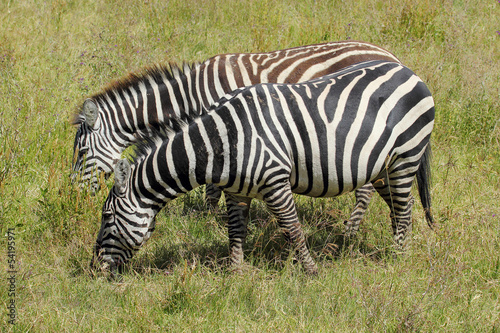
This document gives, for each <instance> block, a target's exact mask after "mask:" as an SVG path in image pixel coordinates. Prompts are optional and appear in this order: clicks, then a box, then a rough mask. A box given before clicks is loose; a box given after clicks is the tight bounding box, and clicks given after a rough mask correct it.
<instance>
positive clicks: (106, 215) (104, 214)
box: [102, 212, 114, 221]
mask: <svg viewBox="0 0 500 333" xmlns="http://www.w3.org/2000/svg"><path fill="white" fill-rule="evenodd" d="M113 216H114V214H113V213H112V212H102V219H103V220H104V221H109V220H111V219H112V218H113Z"/></svg>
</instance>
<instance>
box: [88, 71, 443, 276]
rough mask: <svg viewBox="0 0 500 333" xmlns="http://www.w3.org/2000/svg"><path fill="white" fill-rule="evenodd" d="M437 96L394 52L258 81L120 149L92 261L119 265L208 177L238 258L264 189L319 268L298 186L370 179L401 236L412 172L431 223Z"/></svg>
mask: <svg viewBox="0 0 500 333" xmlns="http://www.w3.org/2000/svg"><path fill="white" fill-rule="evenodd" d="M433 124H434V102H433V99H432V96H431V94H430V92H429V90H428V89H427V87H426V85H425V84H424V83H423V82H422V81H421V80H420V79H419V78H418V76H416V75H415V74H414V73H413V72H412V71H411V70H409V69H408V68H406V67H404V66H402V65H401V64H398V63H393V62H384V61H371V62H364V63H361V64H357V65H354V66H352V67H349V68H347V69H344V70H342V71H340V72H338V73H336V74H332V75H328V76H325V77H323V78H320V79H315V80H312V81H308V82H305V83H301V84H258V85H255V86H251V87H247V88H242V89H240V90H237V91H235V92H233V93H232V94H231V95H228V96H226V97H224V98H222V100H221V101H220V103H218V105H217V107H215V108H214V109H213V110H211V111H210V112H208V113H207V114H204V115H202V116H201V117H199V118H196V119H194V120H193V121H192V122H190V123H189V124H185V125H184V126H183V127H182V128H181V129H180V130H179V131H177V132H171V133H168V134H167V135H166V137H163V138H162V137H153V138H150V139H148V140H146V143H143V144H142V145H139V151H138V153H137V156H136V157H135V160H134V162H133V164H130V162H129V161H128V160H126V159H123V160H120V161H119V163H118V164H117V166H116V168H115V184H114V187H113V189H112V191H111V192H110V194H109V196H108V198H107V200H106V202H105V204H104V206H103V209H102V225H101V229H100V231H99V234H98V237H97V241H96V247H95V253H94V257H93V259H92V266H95V265H96V263H97V262H104V263H105V265H107V266H109V267H110V268H111V269H112V271H113V270H115V269H116V267H117V266H119V265H120V264H122V263H125V262H126V261H127V260H129V259H130V258H131V257H132V255H133V254H134V252H135V251H137V250H138V249H139V247H140V246H141V245H142V244H143V243H144V242H145V241H146V240H147V239H148V238H149V237H150V235H151V233H152V231H153V230H154V225H155V216H156V214H157V213H158V212H159V211H160V210H161V208H162V207H163V206H164V205H165V204H166V203H167V202H168V201H170V200H172V199H175V198H176V197H178V196H179V195H181V194H183V193H186V192H188V191H190V190H192V189H194V188H196V187H198V186H200V185H202V184H207V183H214V184H216V185H217V186H219V187H220V188H222V189H223V190H224V191H225V193H227V194H228V200H227V205H228V215H229V222H228V232H229V243H230V258H231V262H232V264H233V265H234V266H235V267H238V265H239V264H241V263H242V261H243V242H244V239H245V237H246V232H247V229H246V220H247V216H248V209H249V206H250V201H251V200H252V198H257V199H260V200H263V201H264V202H265V203H266V204H267V207H268V209H269V210H270V211H271V212H272V213H273V214H274V215H275V216H276V218H277V220H278V224H279V226H280V228H281V229H282V230H283V231H284V234H285V236H286V237H287V239H288V240H289V241H290V243H291V244H292V245H293V246H294V247H295V248H296V249H297V252H298V255H299V256H298V257H299V260H300V261H301V263H302V264H303V266H304V268H305V270H306V271H307V272H308V273H312V274H314V273H316V272H317V266H316V264H315V262H314V260H313V259H312V257H311V255H310V253H309V251H308V249H307V246H306V242H305V238H304V234H303V232H302V229H301V224H300V222H299V220H298V217H297V213H296V210H295V204H294V199H293V196H292V192H293V193H298V194H303V195H308V196H312V197H330V196H337V195H341V194H343V193H346V192H349V191H353V190H355V189H357V188H359V187H361V186H363V185H364V184H368V183H372V184H373V186H374V187H375V189H376V191H377V192H378V193H379V194H380V195H381V196H382V198H383V199H384V200H385V202H386V203H387V205H388V206H389V207H390V210H391V220H392V229H393V234H394V240H395V242H396V244H398V245H399V246H402V245H403V243H404V240H405V235H406V233H407V230H411V229H410V226H411V209H412V205H413V202H414V199H413V197H412V195H411V193H410V190H411V187H412V183H413V179H414V177H415V175H416V178H417V184H418V191H419V195H420V199H421V202H422V206H423V208H424V210H425V217H426V219H427V222H428V223H429V225H432V223H433V220H432V216H431V213H430V208H431V202H430V194H429V188H428V186H429V180H430V165H429V158H430V145H429V143H430V135H431V132H432V128H433Z"/></svg>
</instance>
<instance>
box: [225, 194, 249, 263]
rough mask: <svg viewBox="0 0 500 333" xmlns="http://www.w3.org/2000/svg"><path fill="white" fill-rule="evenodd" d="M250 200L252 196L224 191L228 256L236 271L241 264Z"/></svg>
mask: <svg viewBox="0 0 500 333" xmlns="http://www.w3.org/2000/svg"><path fill="white" fill-rule="evenodd" d="M251 202H252V198H246V197H238V196H234V195H228V194H227V193H226V204H227V213H228V224H227V230H228V233H229V258H230V260H231V267H232V269H233V270H234V271H236V272H241V265H242V264H243V245H244V243H245V239H246V236H247V222H248V212H249V210H250V203H251Z"/></svg>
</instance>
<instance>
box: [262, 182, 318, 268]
mask: <svg viewBox="0 0 500 333" xmlns="http://www.w3.org/2000/svg"><path fill="white" fill-rule="evenodd" d="M264 201H265V202H266V204H267V207H268V208H269V210H270V211H271V212H272V213H273V214H274V215H275V216H276V218H277V219H278V224H279V226H280V228H281V230H283V232H284V234H285V238H286V239H287V240H288V242H289V243H290V245H291V246H292V247H294V248H295V249H296V251H297V254H298V259H299V261H300V262H301V263H302V266H303V267H304V269H305V270H306V272H307V273H308V274H311V275H316V274H318V266H316V263H315V262H314V260H313V258H312V257H311V254H310V252H309V250H308V249H307V244H306V238H305V236H304V232H303V231H302V226H301V224H300V222H299V218H298V216H297V211H296V208H295V202H294V200H293V195H292V191H291V189H290V185H289V183H287V184H286V185H285V186H283V187H281V188H279V189H274V190H272V191H270V192H268V193H267V194H266V195H265V196H264Z"/></svg>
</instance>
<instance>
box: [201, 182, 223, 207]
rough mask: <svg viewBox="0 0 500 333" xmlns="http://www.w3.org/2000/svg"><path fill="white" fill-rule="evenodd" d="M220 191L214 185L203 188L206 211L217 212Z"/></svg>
mask: <svg viewBox="0 0 500 333" xmlns="http://www.w3.org/2000/svg"><path fill="white" fill-rule="evenodd" d="M221 194H222V191H221V190H220V189H219V188H218V187H217V186H215V185H214V184H207V185H206V186H205V201H206V205H207V206H208V209H210V210H212V211H217V210H218V209H219V200H220V197H221Z"/></svg>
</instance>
